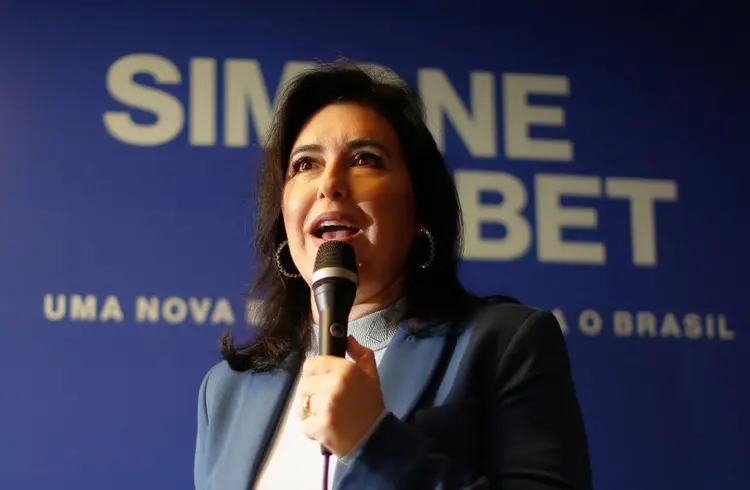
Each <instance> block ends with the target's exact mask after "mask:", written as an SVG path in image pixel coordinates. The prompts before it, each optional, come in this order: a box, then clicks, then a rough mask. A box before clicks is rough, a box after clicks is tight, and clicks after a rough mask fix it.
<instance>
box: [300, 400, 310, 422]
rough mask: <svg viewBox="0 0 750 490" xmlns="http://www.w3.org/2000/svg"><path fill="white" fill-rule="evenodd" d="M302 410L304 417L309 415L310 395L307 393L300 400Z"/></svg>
mask: <svg viewBox="0 0 750 490" xmlns="http://www.w3.org/2000/svg"><path fill="white" fill-rule="evenodd" d="M302 410H303V411H304V412H305V417H309V416H310V395H307V396H306V397H305V399H304V401H303V402H302Z"/></svg>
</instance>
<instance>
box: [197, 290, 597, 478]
mask: <svg viewBox="0 0 750 490" xmlns="http://www.w3.org/2000/svg"><path fill="white" fill-rule="evenodd" d="M300 362H301V357H300V356H298V355H291V356H290V357H289V358H288V367H289V369H288V370H278V371H273V372H256V373H252V372H245V373H237V372H233V371H232V370H231V369H230V368H229V366H228V365H227V364H226V363H225V362H221V363H219V364H217V365H215V366H214V367H213V368H212V369H211V370H210V371H209V372H208V373H207V375H206V376H205V378H204V380H203V382H202V384H201V386H200V390H199V403H198V430H197V439H196V451H195V468H194V478H195V488H196V490H248V489H252V488H253V485H254V482H255V479H256V478H257V476H258V471H259V469H260V468H261V465H262V462H263V458H264V457H265V455H266V453H267V451H268V450H269V446H270V443H271V441H272V438H273V436H274V432H275V429H276V425H277V423H278V422H279V420H280V415H281V413H282V409H283V408H284V406H285V403H286V401H287V396H288V395H289V392H290V389H291V387H292V384H293V381H294V378H295V373H296V372H297V369H298V368H299V366H300V365H301V364H300ZM378 371H379V374H380V381H381V387H382V391H383V396H384V398H385V403H386V407H387V408H388V409H389V411H390V412H389V414H388V415H387V416H386V417H385V419H383V420H382V422H381V423H380V425H378V427H377V429H376V430H375V431H374V432H373V433H372V434H371V436H370V437H369V439H367V441H366V442H365V444H364V445H363V446H362V447H361V448H360V452H359V453H358V454H357V456H356V457H355V458H354V459H353V461H351V462H349V463H348V464H344V463H342V462H339V463H338V464H337V467H336V472H335V476H334V488H335V489H337V490H349V489H351V490H381V489H382V490H385V489H388V490H393V489H403V490H421V489H424V490H428V489H429V490H434V489H442V490H453V489H463V490H468V489H471V490H486V489H487V490H488V489H502V490H552V489H566V490H568V489H576V490H589V489H591V488H592V482H591V470H590V463H589V452H588V443H587V439H586V434H585V430H584V424H583V420H582V416H581V410H580V408H579V403H578V399H577V396H576V393H575V389H574V385H573V380H572V378H571V371H570V364H569V360H568V354H567V350H566V347H565V341H564V337H563V335H562V332H561V330H560V325H559V324H558V322H557V320H556V318H555V317H554V315H552V314H551V313H549V312H546V311H542V310H536V309H533V308H530V307H526V306H522V305H519V304H513V303H509V302H500V303H494V304H489V305H487V306H484V307H481V308H479V309H478V310H477V311H476V312H475V313H474V314H472V315H471V316H470V317H469V318H466V319H465V320H464V321H462V322H458V323H454V324H440V325H427V324H418V325H410V324H407V323H406V322H404V323H403V324H402V325H401V326H400V328H399V330H398V332H397V333H396V335H395V337H394V338H393V340H392V341H391V344H390V345H389V346H388V349H387V350H386V352H385V354H384V356H383V358H382V360H381V361H380V364H379V367H378Z"/></svg>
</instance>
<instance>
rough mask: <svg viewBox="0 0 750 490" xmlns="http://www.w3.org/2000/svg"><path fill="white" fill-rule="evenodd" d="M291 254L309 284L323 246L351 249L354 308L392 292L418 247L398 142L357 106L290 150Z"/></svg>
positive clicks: (332, 109) (306, 129)
mask: <svg viewBox="0 0 750 490" xmlns="http://www.w3.org/2000/svg"><path fill="white" fill-rule="evenodd" d="M281 209H282V214H283V216H284V226H285V229H286V234H287V238H288V240H289V250H290V252H291V255H292V259H293V260H294V263H295V265H296V266H297V269H298V270H299V271H300V273H301V274H302V277H303V278H304V279H305V280H306V281H307V283H308V284H310V278H311V276H312V272H313V267H314V264H315V257H316V254H317V252H318V247H319V246H320V245H321V244H322V243H323V242H324V241H326V240H341V241H346V242H349V243H350V244H351V245H352V246H353V248H354V250H355V253H356V256H357V263H358V264H359V271H358V272H359V287H358V289H357V299H356V300H355V301H356V302H365V301H367V300H368V299H370V298H372V297H375V296H377V295H378V294H380V293H382V292H383V291H384V290H385V289H387V288H389V287H390V286H392V285H394V283H396V281H397V280H399V279H400V278H401V277H402V276H403V273H404V264H405V261H406V257H407V254H408V252H409V249H410V248H411V245H412V241H413V240H414V237H415V234H416V230H415V226H416V225H415V222H414V195H413V192H412V186H411V180H410V178H409V173H408V171H407V168H406V163H405V162H404V160H403V157H402V155H401V149H400V145H399V140H398V137H397V136H396V133H395V131H394V130H393V128H392V127H391V125H390V124H389V123H388V121H387V120H386V119H385V118H383V117H382V116H380V115H379V114H378V113H377V112H375V111H373V110H371V109H369V108H367V107H365V106H362V105H358V104H353V103H336V104H332V105H328V106H326V107H324V108H323V109H321V110H320V111H318V112H317V113H316V114H314V115H313V116H312V117H311V118H310V119H309V121H308V122H307V123H306V124H305V125H304V126H303V127H302V130H301V131H300V133H299V135H298V136H297V139H296V141H295V142H294V144H293V146H292V151H291V153H290V157H289V165H288V171H287V175H286V184H285V186H284V194H283V201H282V207H281Z"/></svg>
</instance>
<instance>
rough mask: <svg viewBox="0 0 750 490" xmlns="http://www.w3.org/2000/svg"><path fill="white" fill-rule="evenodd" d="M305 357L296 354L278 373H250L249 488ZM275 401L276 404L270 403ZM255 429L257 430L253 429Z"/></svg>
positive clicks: (251, 486) (262, 460)
mask: <svg viewBox="0 0 750 490" xmlns="http://www.w3.org/2000/svg"><path fill="white" fill-rule="evenodd" d="M300 362H301V356H300V355H299V354H297V353H295V354H292V355H291V356H289V358H287V360H286V366H285V369H284V370H281V371H280V372H275V373H262V374H259V375H255V376H250V378H249V380H248V383H249V385H248V386H247V390H246V393H247V394H248V395H249V396H248V397H247V399H246V400H245V403H247V404H248V405H252V406H251V408H249V409H248V410H247V411H248V412H249V413H252V417H248V418H247V423H249V424H252V427H251V430H249V431H248V432H246V433H245V434H244V436H245V437H247V440H246V441H245V443H246V444H247V454H249V455H251V458H252V460H251V461H250V466H249V468H250V473H249V475H248V482H247V488H248V489H252V488H254V486H255V481H256V479H257V478H258V476H259V472H260V470H261V468H262V466H263V463H264V460H265V459H266V457H267V455H268V450H269V446H270V444H271V442H272V441H273V438H274V436H275V434H276V428H277V425H278V423H279V419H280V417H281V415H282V414H283V413H284V409H285V407H286V404H287V397H288V396H289V391H290V390H291V389H292V386H293V384H294V381H295V379H296V375H297V372H298V371H299V367H300ZM269 400H274V402H273V403H268V401H269ZM253 428H254V429H253Z"/></svg>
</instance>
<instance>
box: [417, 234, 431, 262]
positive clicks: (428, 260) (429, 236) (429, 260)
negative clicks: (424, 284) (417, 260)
mask: <svg viewBox="0 0 750 490" xmlns="http://www.w3.org/2000/svg"><path fill="white" fill-rule="evenodd" d="M422 232H424V234H425V236H426V237H427V240H428V241H429V242H430V256H429V257H427V260H426V261H425V262H423V263H421V264H418V265H417V267H419V268H420V269H426V268H428V267H429V266H430V265H432V262H433V261H434V260H435V239H434V238H433V236H432V233H430V230H428V229H427V228H422Z"/></svg>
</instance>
